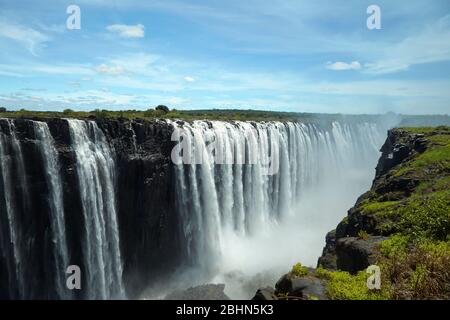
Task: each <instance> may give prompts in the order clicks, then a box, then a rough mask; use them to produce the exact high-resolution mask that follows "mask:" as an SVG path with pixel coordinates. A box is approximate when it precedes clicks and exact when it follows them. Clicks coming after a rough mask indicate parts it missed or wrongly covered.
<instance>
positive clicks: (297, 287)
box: [275, 273, 326, 300]
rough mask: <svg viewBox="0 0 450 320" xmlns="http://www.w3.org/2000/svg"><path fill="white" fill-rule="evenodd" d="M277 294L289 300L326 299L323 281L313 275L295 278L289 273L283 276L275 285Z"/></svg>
mask: <svg viewBox="0 0 450 320" xmlns="http://www.w3.org/2000/svg"><path fill="white" fill-rule="evenodd" d="M275 294H276V295H282V296H287V297H288V298H291V299H293V298H299V299H302V300H308V299H310V298H313V297H314V298H319V299H326V295H325V287H324V285H323V284H322V281H321V280H320V279H318V278H316V277H314V276H312V275H308V276H305V277H294V276H291V275H290V274H289V273H288V274H285V275H283V276H282V277H281V278H280V280H278V282H277V283H276V285H275Z"/></svg>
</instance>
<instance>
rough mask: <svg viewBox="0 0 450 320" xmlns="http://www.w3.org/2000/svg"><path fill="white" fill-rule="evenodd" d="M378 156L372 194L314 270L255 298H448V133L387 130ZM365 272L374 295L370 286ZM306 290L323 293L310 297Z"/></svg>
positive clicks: (332, 238)
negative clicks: (376, 281) (375, 277)
mask: <svg viewBox="0 0 450 320" xmlns="http://www.w3.org/2000/svg"><path fill="white" fill-rule="evenodd" d="M381 152H382V155H381V158H380V159H379V162H378V165H377V167H376V175H375V179H374V181H373V184H372V187H371V189H370V190H369V191H368V192H366V193H365V194H363V195H362V196H360V197H359V198H358V200H357V201H356V204H355V206H354V207H353V208H351V209H350V210H349V211H348V215H347V216H346V217H345V218H344V219H343V220H342V221H341V222H340V223H339V225H338V226H337V228H336V229H335V230H332V231H330V232H329V233H328V234H327V236H326V246H325V248H324V249H323V253H322V255H321V257H320V258H319V260H318V266H317V269H310V270H308V269H307V268H304V267H302V266H301V265H300V264H298V265H296V266H294V268H293V269H292V270H291V272H289V273H288V274H286V275H285V276H283V277H282V278H281V279H280V281H279V282H278V283H277V285H276V288H275V290H273V289H272V291H271V290H270V289H260V290H259V291H258V292H257V295H256V296H255V298H256V299H261V298H267V299H272V298H273V299H358V300H359V299H449V298H450V286H449V284H450V271H449V270H450V128H449V127H437V128H399V129H392V130H390V131H389V132H388V137H387V140H386V142H385V143H384V145H383V147H382V148H381ZM370 265H376V266H378V267H379V268H380V277H381V287H380V288H379V289H375V290H370V289H369V288H368V286H367V278H368V276H369V274H368V273H366V271H365V270H366V268H367V267H368V266H370ZM298 270H301V272H298ZM305 281H306V282H308V283H309V285H307V283H306V284H305ZM299 283H300V284H301V285H299ZM311 285H314V286H315V287H316V288H317V287H320V290H317V289H316V290H315V291H314V292H319V293H323V294H317V295H314V294H308V292H310V291H311ZM305 293H306V294H305Z"/></svg>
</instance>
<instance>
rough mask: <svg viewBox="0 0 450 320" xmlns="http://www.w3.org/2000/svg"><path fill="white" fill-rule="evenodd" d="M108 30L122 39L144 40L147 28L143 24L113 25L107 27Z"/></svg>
mask: <svg viewBox="0 0 450 320" xmlns="http://www.w3.org/2000/svg"><path fill="white" fill-rule="evenodd" d="M106 30H108V31H109V32H113V33H117V34H118V35H119V36H120V37H122V38H143V37H144V35H145V27H144V25H142V24H137V25H126V24H113V25H110V26H107V27H106Z"/></svg>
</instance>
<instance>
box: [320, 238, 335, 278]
mask: <svg viewBox="0 0 450 320" xmlns="http://www.w3.org/2000/svg"><path fill="white" fill-rule="evenodd" d="M317 264H318V266H322V267H323V268H325V269H328V270H337V257H336V230H332V231H330V232H328V233H327V236H326V239H325V247H324V248H323V251H322V256H321V257H319V261H318V263H317Z"/></svg>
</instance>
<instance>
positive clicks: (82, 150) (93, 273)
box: [67, 120, 124, 299]
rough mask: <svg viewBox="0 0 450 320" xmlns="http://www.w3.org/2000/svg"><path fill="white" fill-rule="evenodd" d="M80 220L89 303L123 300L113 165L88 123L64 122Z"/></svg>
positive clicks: (107, 149) (97, 133) (102, 140)
mask: <svg viewBox="0 0 450 320" xmlns="http://www.w3.org/2000/svg"><path fill="white" fill-rule="evenodd" d="M67 121H68V123H69V129H70V136H71V139H72V147H73V150H74V152H75V154H76V159H77V173H78V181H79V187H80V193H81V202H82V209H83V217H84V223H85V225H84V232H85V235H84V237H85V238H84V240H83V248H84V252H83V254H84V256H85V267H86V268H87V270H86V272H87V280H86V286H87V288H86V290H87V292H88V293H89V297H88V298H91V299H108V298H123V297H124V288H123V285H122V261H121V255H120V247H119V231H118V223H117V213H116V195H115V186H114V185H115V181H114V180H115V170H116V168H115V164H114V160H113V156H112V152H111V150H110V147H109V145H108V143H107V141H106V138H105V136H104V134H103V132H102V131H101V130H100V129H99V128H98V126H97V124H96V123H95V122H92V121H81V120H67Z"/></svg>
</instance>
